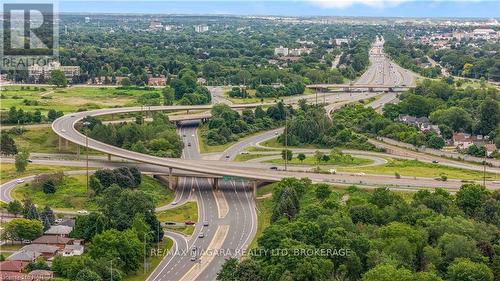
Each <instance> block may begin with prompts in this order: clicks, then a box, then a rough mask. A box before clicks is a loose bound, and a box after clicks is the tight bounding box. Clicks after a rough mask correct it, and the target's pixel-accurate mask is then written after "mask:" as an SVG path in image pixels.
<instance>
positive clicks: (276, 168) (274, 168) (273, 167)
mask: <svg viewBox="0 0 500 281" xmlns="http://www.w3.org/2000/svg"><path fill="white" fill-rule="evenodd" d="M269 169H271V170H278V167H276V166H272V167H270V168H269Z"/></svg>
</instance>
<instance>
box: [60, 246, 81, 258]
mask: <svg viewBox="0 0 500 281" xmlns="http://www.w3.org/2000/svg"><path fill="white" fill-rule="evenodd" d="M83 250H84V247H83V245H66V246H65V247H64V249H63V254H62V255H63V256H65V257H71V256H79V255H82V254H83Z"/></svg>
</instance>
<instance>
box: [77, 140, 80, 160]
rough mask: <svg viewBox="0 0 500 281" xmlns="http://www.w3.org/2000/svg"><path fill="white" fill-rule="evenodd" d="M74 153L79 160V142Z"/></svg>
mask: <svg viewBox="0 0 500 281" xmlns="http://www.w3.org/2000/svg"><path fill="white" fill-rule="evenodd" d="M76 155H77V158H78V160H80V145H79V144H77V145H76Z"/></svg>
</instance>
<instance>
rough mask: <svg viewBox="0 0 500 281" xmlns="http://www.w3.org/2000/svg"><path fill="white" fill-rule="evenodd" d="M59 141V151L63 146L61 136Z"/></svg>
mask: <svg viewBox="0 0 500 281" xmlns="http://www.w3.org/2000/svg"><path fill="white" fill-rule="evenodd" d="M58 141H59V142H58V145H57V149H58V150H59V151H61V146H62V138H61V137H59V138H58Z"/></svg>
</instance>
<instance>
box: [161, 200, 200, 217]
mask: <svg viewBox="0 0 500 281" xmlns="http://www.w3.org/2000/svg"><path fill="white" fill-rule="evenodd" d="M156 215H157V217H158V220H160V221H161V222H165V221H174V222H184V221H187V220H191V221H194V222H197V221H198V204H197V203H196V202H194V201H190V202H186V204H183V205H180V206H178V207H175V208H173V209H170V210H166V211H161V212H159V213H157V214H156Z"/></svg>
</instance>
